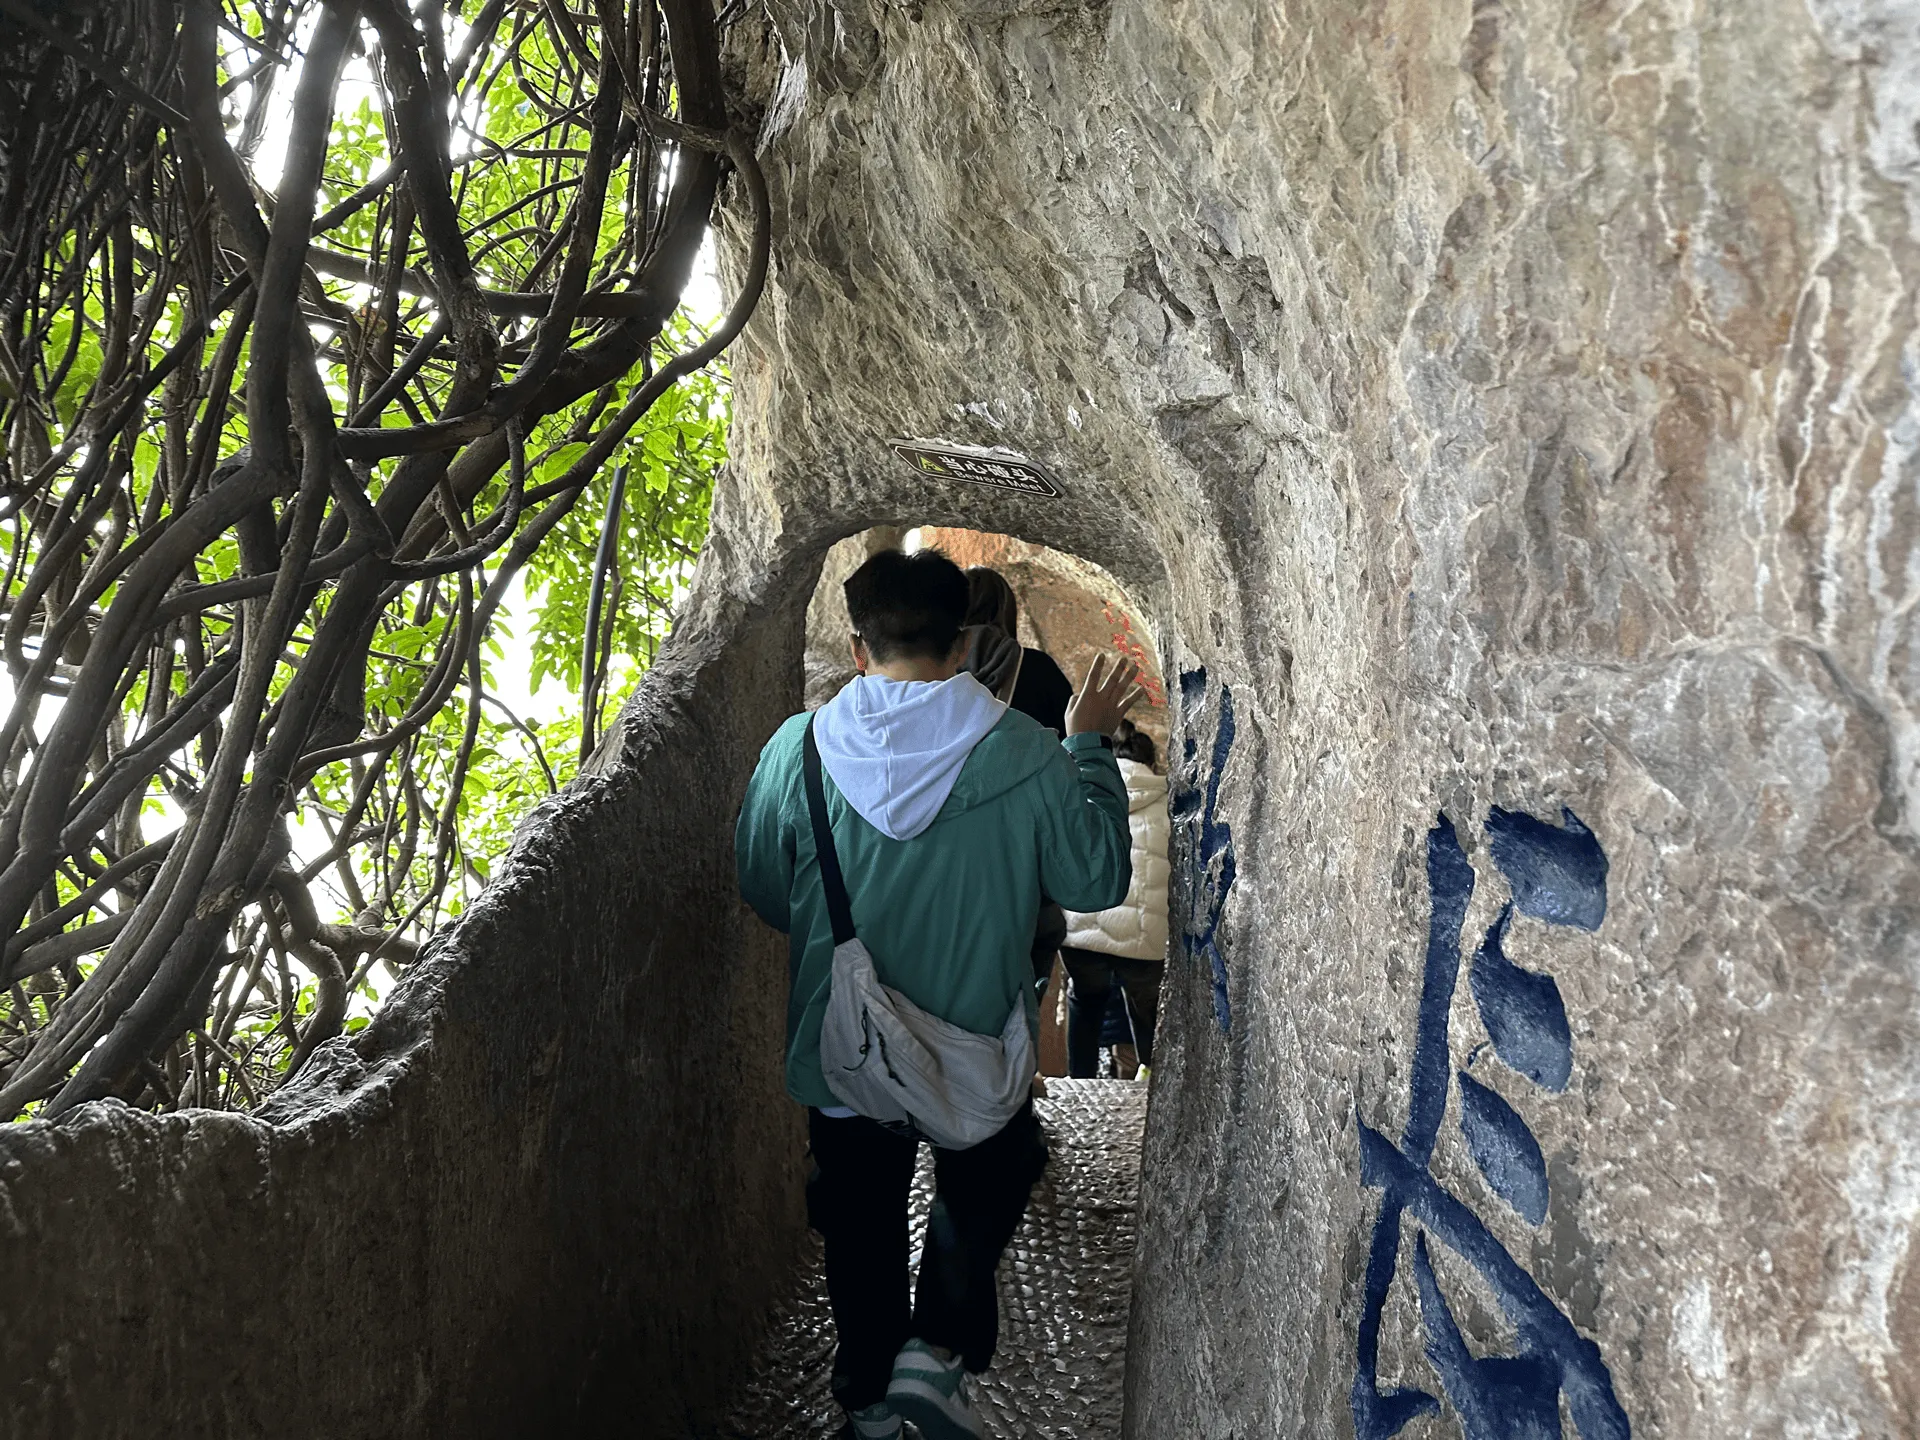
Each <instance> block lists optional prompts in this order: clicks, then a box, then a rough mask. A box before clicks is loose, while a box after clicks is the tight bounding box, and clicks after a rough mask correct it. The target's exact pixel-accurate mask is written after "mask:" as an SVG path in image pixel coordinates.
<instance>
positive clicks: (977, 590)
mask: <svg viewBox="0 0 1920 1440" xmlns="http://www.w3.org/2000/svg"><path fill="white" fill-rule="evenodd" d="M967 624H969V625H998V626H999V627H1000V628H1001V629H1002V630H1004V631H1006V632H1007V634H1009V635H1018V634H1019V633H1020V600H1019V597H1017V596H1016V595H1015V594H1014V593H1013V586H1011V585H1009V584H1008V583H1007V577H1006V576H1004V575H1002V574H1001V573H1000V572H999V571H998V570H992V569H989V568H988V567H987V566H985V565H974V566H970V567H969V568H968V570H967Z"/></svg>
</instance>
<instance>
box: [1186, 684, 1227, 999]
mask: <svg viewBox="0 0 1920 1440" xmlns="http://www.w3.org/2000/svg"><path fill="white" fill-rule="evenodd" d="M1206 693H1207V672H1206V671H1205V670H1204V669H1200V670H1188V671H1186V672H1184V673H1183V674H1182V675H1181V676H1180V702H1181V709H1182V710H1183V711H1185V712H1186V713H1187V714H1188V715H1193V714H1194V713H1195V711H1196V710H1197V709H1198V707H1199V706H1200V704H1201V702H1202V701H1204V700H1205V699H1206ZM1233 734H1234V730H1233V691H1232V690H1230V689H1229V688H1228V687H1227V686H1225V685H1222V686H1221V687H1220V719H1219V723H1218V724H1217V725H1216V726H1215V729H1214V736H1213V755H1212V760H1211V763H1209V765H1208V766H1207V773H1206V779H1205V782H1204V784H1203V782H1202V780H1201V776H1200V766H1199V746H1198V745H1197V744H1196V743H1195V742H1194V740H1193V739H1192V738H1191V737H1189V738H1188V740H1187V742H1186V750H1185V753H1184V757H1183V759H1182V761H1181V765H1180V771H1179V790H1178V792H1177V793H1176V794H1175V796H1174V799H1173V804H1172V807H1171V814H1172V818H1173V820H1174V821H1175V822H1176V823H1178V824H1182V825H1191V826H1192V833H1191V836H1190V843H1189V844H1188V846H1187V857H1188V870H1187V885H1186V892H1187V923H1186V928H1185V932H1184V933H1183V935H1182V936H1181V940H1182V943H1183V944H1184V946H1185V947H1186V952H1187V958H1188V959H1189V960H1199V959H1201V958H1202V957H1204V958H1205V959H1206V961H1207V964H1208V968H1209V970H1210V971H1211V973H1212V976H1213V1015H1214V1019H1216V1020H1217V1021H1219V1022H1220V1029H1221V1030H1222V1031H1223V1032H1225V1031H1227V1030H1228V1029H1230V1028H1231V1026H1232V1023H1233V1008H1232V1005H1231V1003H1230V1002H1229V1001H1228V998H1227V957H1226V955H1225V954H1224V953H1223V952H1222V950H1221V948H1220V917H1221V916H1222V915H1224V914H1225V913H1226V909H1227V894H1228V892H1229V891H1231V890H1232V889H1233V882H1234V879H1235V876H1236V874H1237V866H1236V864H1235V861H1234V856H1233V831H1232V829H1231V828H1230V827H1229V826H1228V825H1227V824H1226V822H1225V821H1223V820H1217V819H1215V818H1214V817H1215V812H1216V811H1217V809H1218V807H1219V803H1220V777H1221V775H1222V774H1223V773H1225V771H1226V768H1227V757H1228V755H1229V754H1231V753H1232V750H1233Z"/></svg>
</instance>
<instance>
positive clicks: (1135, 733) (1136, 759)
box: [1113, 720, 1160, 770]
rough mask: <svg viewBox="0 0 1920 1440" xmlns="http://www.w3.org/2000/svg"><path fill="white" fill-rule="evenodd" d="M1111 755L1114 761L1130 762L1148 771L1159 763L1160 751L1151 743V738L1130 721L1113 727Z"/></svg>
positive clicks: (1124, 721) (1123, 721)
mask: <svg viewBox="0 0 1920 1440" xmlns="http://www.w3.org/2000/svg"><path fill="white" fill-rule="evenodd" d="M1113 753H1114V757H1115V758H1116V759H1119V760H1131V761H1133V763H1134V764H1136V765H1145V766H1146V767H1147V768H1148V769H1149V770H1152V769H1156V768H1157V767H1158V765H1159V762H1160V750H1159V747H1158V746H1156V745H1155V744H1154V743H1153V737H1152V736H1151V735H1149V734H1147V732H1146V731H1144V730H1141V729H1139V728H1137V727H1136V726H1135V725H1134V723H1133V722H1132V721H1131V720H1122V721H1121V722H1120V723H1119V724H1118V725H1117V726H1115V727H1114V731H1113Z"/></svg>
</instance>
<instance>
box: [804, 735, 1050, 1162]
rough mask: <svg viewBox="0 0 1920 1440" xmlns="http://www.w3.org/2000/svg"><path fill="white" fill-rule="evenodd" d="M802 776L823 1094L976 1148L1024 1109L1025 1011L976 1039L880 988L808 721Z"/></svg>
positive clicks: (1028, 1061) (1029, 1048)
mask: <svg viewBox="0 0 1920 1440" xmlns="http://www.w3.org/2000/svg"><path fill="white" fill-rule="evenodd" d="M804 768H805V775H806V786H807V813H808V814H809V816H811V818H812V820H813V848H814V850H815V852H816V853H817V854H818V855H819V857H820V883H821V885H822V887H823V888H824V889H825V891H826V897H827V916H828V918H829V919H830V920H831V921H832V923H833V982H832V987H831V989H830V990H829V992H828V996H827V1013H826V1016H825V1018H824V1019H823V1020H822V1021H821V1024H820V1069H821V1071H822V1072H823V1073H824V1074H825V1076H826V1081H827V1088H828V1089H829V1090H831V1091H833V1093H834V1094H835V1095H836V1096H838V1097H839V1099H840V1101H841V1103H842V1104H844V1105H845V1106H847V1108H848V1109H850V1110H852V1111H854V1112H855V1113H856V1114H859V1115H865V1116H866V1117H867V1118H868V1119H871V1120H878V1121H880V1122H881V1123H882V1124H886V1125H898V1126H907V1127H911V1128H912V1129H913V1130H915V1131H917V1132H919V1134H921V1135H923V1136H925V1137H926V1138H927V1139H928V1140H931V1141H932V1142H933V1143H934V1144H935V1145H938V1146H940V1147H941V1148H943V1149H947V1150H964V1149H967V1148H968V1147H969V1146H973V1145H978V1144H979V1143H980V1142H981V1141H982V1140H986V1139H988V1138H990V1137H991V1136H994V1135H997V1134H998V1133H999V1132H1000V1131H1001V1130H1002V1129H1004V1128H1005V1127H1006V1124H1007V1122H1008V1121H1009V1120H1011V1119H1013V1117H1014V1115H1015V1114H1016V1113H1017V1112H1018V1111H1019V1109H1020V1107H1021V1106H1022V1105H1024V1104H1025V1103H1026V1101H1027V1095H1028V1093H1029V1089H1030V1087H1031V1086H1032V1083H1033V1035H1032V1032H1031V1031H1030V1030H1029V1029H1028V1028H1027V1011H1026V1006H1025V1004H1024V1003H1023V1002H1022V1001H1021V1000H1019V999H1016V1000H1015V1001H1014V1004H1013V1009H1012V1011H1011V1013H1009V1014H1008V1016H1007V1023H1006V1024H1005V1025H1004V1026H1002V1027H1001V1030H1000V1033H999V1034H998V1035H976V1034H974V1032H973V1031H971V1030H963V1029H961V1028H960V1027H959V1026H958V1025H955V1024H953V1023H951V1022H950V1021H946V1020H942V1019H941V1018H940V1017H939V1016H938V1015H932V1014H929V1013H928V1012H927V1011H925V1010H922V1009H921V1008H920V1007H919V1006H918V1005H916V1004H914V1003H913V1001H911V1000H909V999H908V998H907V997H906V996H904V995H902V994H901V993H900V992H899V991H898V990H892V989H889V988H888V987H887V986H885V985H882V984H881V983H880V977H879V975H878V974H876V973H875V971H874V968H873V957H872V955H870V954H868V953H867V947H866V946H865V945H864V944H862V943H861V941H860V938H859V937H858V936H857V935H855V934H854V933H853V910H852V907H851V905H850V904H849V903H848V900H847V883H846V879H845V877H844V876H843V875H842V874H841V871H840V856H839V853H838V852H837V851H836V850H835V849H834V846H833V827H832V826H831V825H830V824H829V823H828V821H827V795H826V787H825V785H824V784H823V783H822V782H821V779H820V750H819V747H818V746H817V745H816V744H815V743H814V738H813V722H812V721H811V720H809V721H808V722H807V733H806V745H805V767H804Z"/></svg>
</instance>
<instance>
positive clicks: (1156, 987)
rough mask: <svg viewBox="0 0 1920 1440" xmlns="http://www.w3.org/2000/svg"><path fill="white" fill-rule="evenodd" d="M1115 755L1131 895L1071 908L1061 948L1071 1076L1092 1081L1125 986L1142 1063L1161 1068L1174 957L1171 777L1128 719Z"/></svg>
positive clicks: (1124, 996)
mask: <svg viewBox="0 0 1920 1440" xmlns="http://www.w3.org/2000/svg"><path fill="white" fill-rule="evenodd" d="M1113 753H1114V756H1115V758H1117V759H1118V760H1119V762H1120V774H1121V776H1122V778H1123V779H1125V780H1126V782H1127V824H1128V827H1129V829H1130V830H1131V831H1132V838H1133V846H1132V848H1133V883H1132V884H1131V885H1129V886H1128V887H1127V898H1126V899H1124V900H1122V901H1121V902H1120V903H1119V904H1118V905H1115V906H1114V907H1113V908H1112V909H1110V910H1101V911H1097V912H1095V913H1092V914H1083V913H1080V912H1078V911H1073V910H1069V911H1067V940H1066V944H1064V945H1063V946H1061V948H1060V960H1061V963H1062V964H1063V965H1064V966H1065V968H1066V972H1067V978H1068V980H1069V981H1070V988H1069V990H1068V992H1067V1074H1068V1075H1070V1076H1072V1077H1074V1078H1075V1079H1091V1078H1092V1077H1093V1075H1094V1074H1095V1073H1096V1071H1097V1070H1098V1068H1099V1063H1100V1030H1101V1023H1102V1021H1103V1019H1104V1018H1105V1016H1106V1013H1107V1005H1108V1002H1109V1000H1110V999H1111V997H1112V994H1113V986H1114V984H1115V982H1118V983H1119V986H1120V993H1121V997H1122V999H1123V1001H1124V1003H1125V1005H1126V1013H1127V1020H1128V1023H1129V1025H1130V1027H1131V1029H1132V1032H1133V1042H1134V1048H1135V1049H1136V1050H1137V1051H1138V1052H1139V1057H1140V1063H1141V1064H1142V1065H1151V1064H1152V1063H1153V1027H1154V1020H1155V1017H1156V1016H1157V1014H1158V1013H1159V1009H1160V977H1161V973H1162V972H1163V971H1164V970H1165V968H1166V959H1167V881H1168V879H1169V877H1170V876H1171V874H1172V870H1171V868H1170V867H1169V866H1168V864H1167V833H1168V820H1167V779H1166V776H1164V775H1157V774H1155V773H1154V768H1153V766H1154V759H1155V755H1154V744H1153V739H1152V737H1151V736H1148V735H1143V734H1141V733H1140V732H1139V731H1138V730H1135V729H1134V728H1133V727H1132V725H1130V724H1128V723H1127V722H1125V721H1122V722H1121V726H1120V729H1119V730H1117V731H1116V732H1115V734H1114V738H1113Z"/></svg>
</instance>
